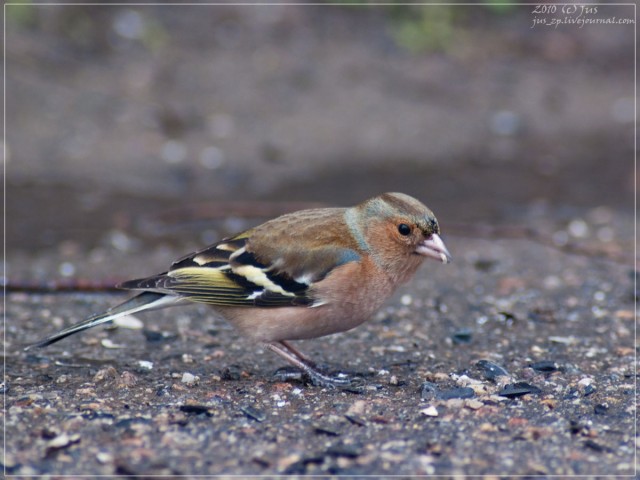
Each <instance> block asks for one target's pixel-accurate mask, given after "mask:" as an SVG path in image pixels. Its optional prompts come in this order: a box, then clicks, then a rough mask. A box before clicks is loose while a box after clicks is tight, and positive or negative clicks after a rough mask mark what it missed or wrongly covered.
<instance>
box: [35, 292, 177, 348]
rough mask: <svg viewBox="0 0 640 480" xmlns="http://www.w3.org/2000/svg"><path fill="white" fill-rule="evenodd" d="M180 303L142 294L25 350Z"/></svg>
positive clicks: (173, 298)
mask: <svg viewBox="0 0 640 480" xmlns="http://www.w3.org/2000/svg"><path fill="white" fill-rule="evenodd" d="M179 301H180V298H179V297H176V296H173V295H165V294H163V293H156V292H142V293H141V294H140V295H137V296H135V297H133V298H130V299H129V300H127V301H126V302H124V303H121V304H120V305H118V306H115V307H113V308H110V309H109V310H107V311H106V312H104V313H100V314H98V315H93V316H92V317H89V318H87V319H86V320H83V321H82V322H80V323H76V324H75V325H72V326H70V327H67V328H65V329H64V330H61V331H59V332H58V333H54V334H53V335H51V336H50V337H47V338H45V339H43V340H41V341H39V342H37V343H34V344H33V345H29V346H28V347H26V348H25V350H29V349H31V348H41V347H46V346H47V345H51V344H52V343H55V342H57V341H58V340H62V339H63V338H66V337H68V336H69V335H73V334H74V333H78V332H82V331H83V330H87V329H89V328H93V327H95V326H97V325H101V324H103V323H107V322H111V321H113V320H115V319H116V318H119V317H123V316H125V315H131V314H133V313H137V312H142V311H144V310H154V309H158V308H164V307H168V306H170V305H173V304H175V303H177V302H179Z"/></svg>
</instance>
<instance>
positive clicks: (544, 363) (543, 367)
mask: <svg viewBox="0 0 640 480" xmlns="http://www.w3.org/2000/svg"><path fill="white" fill-rule="evenodd" d="M529 366H530V367H531V368H533V369H534V370H535V371H537V372H543V373H551V372H555V371H557V370H560V367H559V366H558V364H557V363H556V362H554V361H552V360H541V361H539V362H534V363H532V364H530V365H529Z"/></svg>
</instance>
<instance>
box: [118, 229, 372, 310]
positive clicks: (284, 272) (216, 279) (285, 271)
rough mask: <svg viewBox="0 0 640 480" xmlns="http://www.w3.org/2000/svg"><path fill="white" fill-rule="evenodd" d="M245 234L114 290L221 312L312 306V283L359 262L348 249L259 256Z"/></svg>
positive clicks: (274, 251)
mask: <svg viewBox="0 0 640 480" xmlns="http://www.w3.org/2000/svg"><path fill="white" fill-rule="evenodd" d="M251 233H252V231H251V230H249V231H247V232H244V233H241V234H239V235H237V236H235V237H231V238H228V239H225V240H222V241H221V242H218V243H216V244H214V245H212V246H210V247H208V248H206V249H204V250H201V251H199V252H196V253H193V254H191V255H188V256H186V257H184V258H181V259H180V260H177V261H176V262H174V264H173V265H172V266H171V268H170V269H169V271H167V272H165V273H162V274H160V275H156V276H153V277H148V278H144V279H141V280H132V281H129V282H125V283H123V284H121V285H120V287H122V288H126V289H134V290H147V291H153V292H159V293H166V294H172V295H178V296H180V297H184V298H187V299H189V300H192V301H195V302H200V303H207V304H210V305H214V306H223V307H285V306H314V305H319V304H321V303H322V299H318V298H315V297H314V295H313V284H314V283H316V282H318V281H320V280H322V279H323V278H324V277H326V276H327V275H328V274H329V273H330V272H331V270H333V269H334V268H337V267H339V266H340V265H343V264H345V263H348V262H351V261H356V260H358V259H359V258H360V257H359V255H358V254H357V253H356V252H355V251H353V250H351V249H349V248H326V247H319V248H313V249H309V250H303V251H295V252H291V251H290V250H287V249H284V248H282V249H279V248H277V246H275V247H274V246H272V248H270V249H269V250H268V252H267V254H266V255H265V254H263V255H260V256H259V255H258V254H256V253H255V252H253V251H252V249H251V242H250V238H251Z"/></svg>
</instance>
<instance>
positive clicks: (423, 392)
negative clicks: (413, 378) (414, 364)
mask: <svg viewBox="0 0 640 480" xmlns="http://www.w3.org/2000/svg"><path fill="white" fill-rule="evenodd" d="M437 392H438V385H436V384H435V383H432V382H423V384H422V386H421V387H420V398H422V399H423V400H432V399H434V398H435V397H436V393H437Z"/></svg>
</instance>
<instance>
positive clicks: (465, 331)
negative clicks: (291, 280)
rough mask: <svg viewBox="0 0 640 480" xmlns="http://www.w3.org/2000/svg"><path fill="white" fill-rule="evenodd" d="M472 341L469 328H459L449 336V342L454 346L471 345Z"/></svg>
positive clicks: (471, 332) (471, 333)
mask: <svg viewBox="0 0 640 480" xmlns="http://www.w3.org/2000/svg"><path fill="white" fill-rule="evenodd" d="M472 339H473V330H471V329H470V328H461V329H460V330H457V331H456V332H454V333H453V335H451V340H453V343H454V344H455V345H466V344H469V343H471V340H472Z"/></svg>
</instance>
